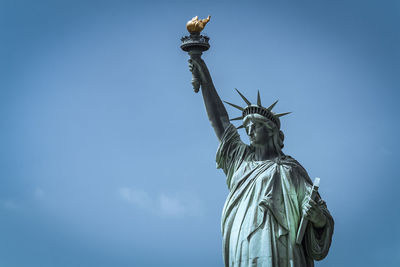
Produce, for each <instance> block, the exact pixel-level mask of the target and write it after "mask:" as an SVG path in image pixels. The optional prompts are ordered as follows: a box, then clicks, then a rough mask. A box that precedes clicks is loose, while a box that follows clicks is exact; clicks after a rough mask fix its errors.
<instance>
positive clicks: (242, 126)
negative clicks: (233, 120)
mask: <svg viewBox="0 0 400 267" xmlns="http://www.w3.org/2000/svg"><path fill="white" fill-rule="evenodd" d="M241 128H244V125H240V126H239V127H237V128H236V129H238V130H239V129H241Z"/></svg>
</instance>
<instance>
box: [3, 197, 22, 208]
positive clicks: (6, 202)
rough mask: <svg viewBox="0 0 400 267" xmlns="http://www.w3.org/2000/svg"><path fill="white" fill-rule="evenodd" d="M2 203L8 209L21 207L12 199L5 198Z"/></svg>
mask: <svg viewBox="0 0 400 267" xmlns="http://www.w3.org/2000/svg"><path fill="white" fill-rule="evenodd" d="M2 204H3V205H2V206H3V208H5V209H7V210H16V209H18V207H19V205H18V204H17V203H16V202H15V201H14V200H12V199H7V200H4V201H3V203H2Z"/></svg>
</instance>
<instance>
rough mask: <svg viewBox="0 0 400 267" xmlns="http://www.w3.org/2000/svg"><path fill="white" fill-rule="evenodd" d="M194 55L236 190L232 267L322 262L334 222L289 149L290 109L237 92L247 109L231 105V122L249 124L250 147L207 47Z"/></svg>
mask: <svg viewBox="0 0 400 267" xmlns="http://www.w3.org/2000/svg"><path fill="white" fill-rule="evenodd" d="M208 20H209V18H208ZM207 22H208V21H207ZM194 37H195V38H196V36H194ZM182 41H183V40H182ZM203 41H204V40H203ZM206 41H207V44H208V38H207V40H206ZM207 49H208V48H207ZM204 50H206V49H203V51H204ZM185 51H187V50H185ZM189 54H190V55H191V59H190V60H189V69H190V71H191V72H192V73H193V82H192V83H193V86H194V88H195V89H196V88H197V90H198V89H199V87H200V86H201V92H202V95H203V99H204V104H205V107H206V111H207V115H208V118H209V120H210V122H211V125H212V127H213V128H214V130H215V134H216V136H217V138H218V140H219V141H220V144H219V147H218V149H217V156H216V162H217V168H221V169H222V170H223V171H224V173H225V175H226V183H227V186H228V188H229V195H228V197H227V199H226V202H225V205H224V208H223V212H222V219H221V228H222V236H223V257H224V262H225V266H226V267H228V266H229V267H248V266H257V267H310V266H314V260H321V259H323V258H325V257H326V255H327V254H328V251H329V247H330V245H331V240H332V234H333V228H334V221H333V218H332V216H331V215H330V213H329V211H328V209H327V206H326V203H325V202H324V201H323V200H322V198H321V196H320V195H319V194H317V195H316V198H315V199H314V200H313V199H312V197H310V195H311V193H312V182H311V180H310V178H309V177H308V174H307V172H306V170H305V169H304V168H303V167H302V166H301V165H300V164H299V163H298V162H297V161H296V160H295V159H294V158H292V157H290V156H288V155H285V154H284V153H283V152H282V148H283V141H284V134H283V132H282V131H281V130H280V126H281V123H280V117H282V116H284V115H286V114H288V113H281V114H277V113H274V112H272V109H273V108H274V106H275V105H276V103H277V102H275V103H273V104H272V105H270V106H268V107H264V106H263V105H262V103H261V98H260V93H258V96H257V103H256V104H252V103H251V102H250V101H249V100H248V99H247V98H246V97H245V96H244V95H243V94H241V93H240V92H239V91H237V92H238V93H239V95H240V96H241V98H242V99H243V100H244V102H245V103H246V106H245V107H241V106H238V105H234V104H231V103H228V102H226V103H227V104H229V105H231V106H233V107H235V108H237V109H239V110H240V111H241V116H239V117H238V118H234V119H231V120H241V121H242V122H243V124H242V125H241V126H240V127H238V128H244V129H245V131H246V133H247V135H248V136H249V139H250V145H247V144H245V143H243V142H242V141H241V140H240V136H239V134H238V132H237V128H236V127H234V126H233V125H232V124H231V123H230V121H231V120H230V119H229V117H228V113H227V111H226V109H225V107H224V104H223V103H222V101H221V99H220V97H219V96H218V93H217V91H216V89H215V87H214V84H213V81H212V79H211V75H210V73H209V71H208V68H207V66H206V64H205V62H204V61H203V60H202V59H201V57H200V55H201V52H197V53H196V52H193V51H189ZM302 218H305V219H307V220H308V222H309V223H308V224H307V225H306V228H305V233H304V238H302V239H301V241H300V242H296V237H297V233H298V230H299V225H300V222H301V221H302Z"/></svg>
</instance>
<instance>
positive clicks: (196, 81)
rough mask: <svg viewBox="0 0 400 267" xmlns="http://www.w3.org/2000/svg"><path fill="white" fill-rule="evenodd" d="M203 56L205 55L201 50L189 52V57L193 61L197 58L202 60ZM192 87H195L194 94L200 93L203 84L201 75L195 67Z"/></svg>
mask: <svg viewBox="0 0 400 267" xmlns="http://www.w3.org/2000/svg"><path fill="white" fill-rule="evenodd" d="M202 54H203V53H202V52H201V51H200V50H195V49H193V50H191V51H189V56H190V59H191V60H194V58H195V57H199V58H200V57H201V55H202ZM192 85H193V90H194V92H195V93H198V92H199V90H200V85H201V82H200V73H199V70H198V69H197V68H196V67H194V68H193V71H192Z"/></svg>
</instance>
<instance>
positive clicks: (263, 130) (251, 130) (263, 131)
mask: <svg viewBox="0 0 400 267" xmlns="http://www.w3.org/2000/svg"><path fill="white" fill-rule="evenodd" d="M273 127H276V126H275V125H274V124H273V122H271V121H269V120H260V119H255V118H251V119H249V120H248V121H247V123H246V124H245V128H246V133H247V135H248V136H249V138H250V144H251V145H252V146H260V145H263V144H266V143H267V142H268V139H270V138H271V137H272V135H273V134H274V131H273Z"/></svg>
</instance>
